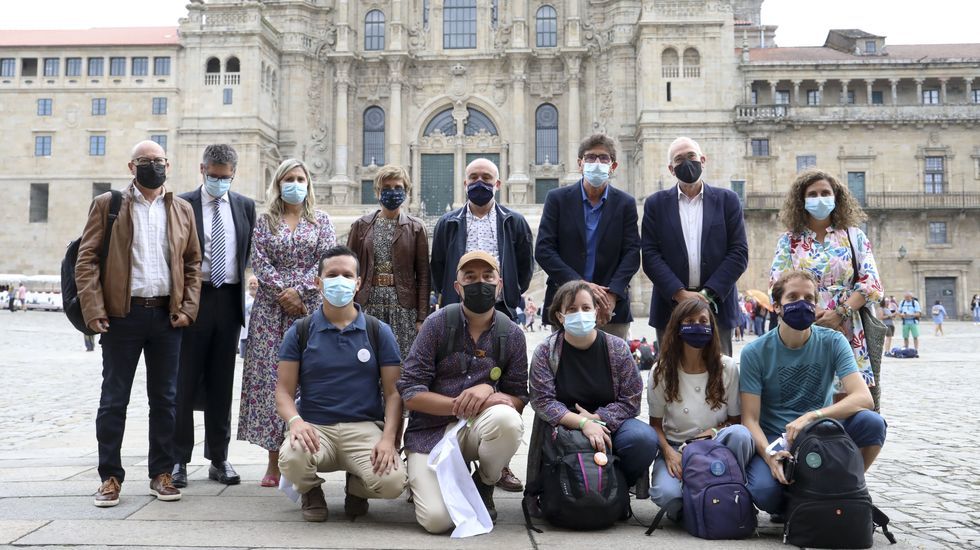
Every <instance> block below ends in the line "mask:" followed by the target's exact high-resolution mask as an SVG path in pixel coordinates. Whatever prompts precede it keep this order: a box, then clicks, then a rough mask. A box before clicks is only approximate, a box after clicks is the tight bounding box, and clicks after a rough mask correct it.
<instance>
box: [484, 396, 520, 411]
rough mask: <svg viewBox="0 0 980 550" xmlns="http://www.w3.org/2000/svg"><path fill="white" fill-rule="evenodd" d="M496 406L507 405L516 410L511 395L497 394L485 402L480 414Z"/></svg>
mask: <svg viewBox="0 0 980 550" xmlns="http://www.w3.org/2000/svg"><path fill="white" fill-rule="evenodd" d="M494 405H507V406H508V407H510V408H512V409H513V408H515V407H514V401H512V400H511V398H510V396H509V395H507V394H506V393H499V392H495V393H493V394H491V395H490V397H488V398H487V399H486V400H485V401H484V402H483V407H481V408H480V412H483V411H485V410H487V409H489V408H490V407H492V406H494Z"/></svg>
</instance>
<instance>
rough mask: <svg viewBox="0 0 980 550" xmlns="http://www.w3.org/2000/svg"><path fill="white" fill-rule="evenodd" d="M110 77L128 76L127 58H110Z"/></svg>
mask: <svg viewBox="0 0 980 550" xmlns="http://www.w3.org/2000/svg"><path fill="white" fill-rule="evenodd" d="M109 76H126V58H125V57H110V58H109Z"/></svg>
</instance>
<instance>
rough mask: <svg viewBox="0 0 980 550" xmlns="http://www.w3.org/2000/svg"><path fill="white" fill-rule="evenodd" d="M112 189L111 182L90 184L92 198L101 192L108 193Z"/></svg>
mask: <svg viewBox="0 0 980 550" xmlns="http://www.w3.org/2000/svg"><path fill="white" fill-rule="evenodd" d="M111 190H112V184H111V183H102V182H96V183H93V184H92V198H93V199H94V198H95V197H98V196H99V195H101V194H103V193H108V192H109V191H111Z"/></svg>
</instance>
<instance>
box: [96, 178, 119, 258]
mask: <svg viewBox="0 0 980 550" xmlns="http://www.w3.org/2000/svg"><path fill="white" fill-rule="evenodd" d="M109 193H110V194H111V195H112V196H111V198H110V199H109V214H108V216H106V222H105V230H104V231H103V232H102V253H101V254H99V264H100V269H99V272H100V273H104V272H105V262H106V258H108V257H109V242H110V241H111V240H112V226H113V225H115V223H116V218H118V217H119V209H120V208H122V191H118V190H116V189H112V190H110V191H109Z"/></svg>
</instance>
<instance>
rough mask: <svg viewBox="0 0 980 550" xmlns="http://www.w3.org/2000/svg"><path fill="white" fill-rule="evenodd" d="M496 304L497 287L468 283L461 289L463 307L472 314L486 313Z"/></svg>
mask: <svg viewBox="0 0 980 550" xmlns="http://www.w3.org/2000/svg"><path fill="white" fill-rule="evenodd" d="M496 303H497V285H495V284H491V283H483V282H480V283H470V284H468V285H466V286H464V287H463V305H464V306H466V309H468V310H470V311H472V312H473V313H477V314H479V313H486V312H488V311H490V310H491V309H493V305H494V304H496Z"/></svg>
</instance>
